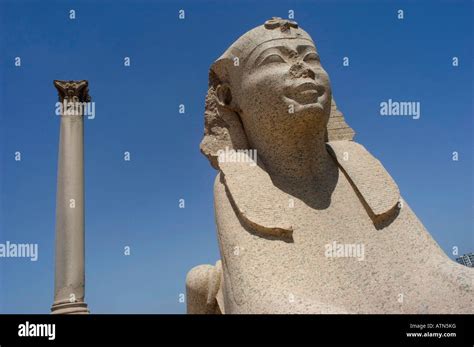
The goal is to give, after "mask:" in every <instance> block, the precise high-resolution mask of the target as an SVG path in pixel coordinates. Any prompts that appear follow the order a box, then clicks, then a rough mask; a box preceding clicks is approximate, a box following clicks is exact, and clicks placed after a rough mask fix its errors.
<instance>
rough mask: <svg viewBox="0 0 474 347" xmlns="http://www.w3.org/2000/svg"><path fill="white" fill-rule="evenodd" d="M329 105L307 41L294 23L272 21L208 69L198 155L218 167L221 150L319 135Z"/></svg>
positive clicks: (312, 47) (312, 46) (325, 84)
mask: <svg viewBox="0 0 474 347" xmlns="http://www.w3.org/2000/svg"><path fill="white" fill-rule="evenodd" d="M331 100H332V96H331V87H330V83H329V77H328V75H327V73H326V71H324V69H323V67H322V66H321V63H320V61H319V55H318V53H317V50H316V47H315V44H314V42H313V41H312V39H311V37H310V36H309V35H308V34H307V33H306V32H305V31H303V30H302V29H300V28H299V27H298V25H297V24H296V23H295V22H291V21H288V20H283V19H280V18H273V19H271V20H269V21H267V22H265V24H264V25H262V26H259V27H257V28H255V29H253V30H251V31H249V32H247V33H246V34H244V35H243V36H242V37H240V38H239V39H238V40H237V41H236V42H234V43H233V44H232V45H231V47H229V49H228V50H227V51H226V52H225V53H224V54H223V55H222V56H221V57H220V58H219V59H218V60H217V61H216V62H215V63H214V64H213V65H212V67H211V70H210V76H209V90H208V95H207V98H206V114H205V115H206V127H205V136H204V139H203V141H202V143H201V150H202V151H203V153H204V154H205V155H206V156H207V157H208V158H209V159H210V160H211V163H212V165H213V166H214V167H216V168H218V163H217V161H216V153H217V151H218V150H220V149H223V148H225V147H228V148H232V149H247V148H256V149H257V150H260V149H262V148H265V146H267V145H268V143H269V142H277V141H278V140H279V139H280V140H282V139H284V138H288V137H291V136H294V137H296V136H300V137H301V136H305V135H308V134H309V135H310V136H311V135H312V134H314V136H318V134H319V136H324V133H325V131H326V126H327V123H328V119H329V114H330V111H331ZM321 134H322V135H321Z"/></svg>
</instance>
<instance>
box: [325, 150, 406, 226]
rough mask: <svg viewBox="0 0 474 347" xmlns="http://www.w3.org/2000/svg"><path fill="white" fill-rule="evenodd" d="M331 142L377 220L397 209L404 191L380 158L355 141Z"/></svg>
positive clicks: (332, 152)
mask: <svg viewBox="0 0 474 347" xmlns="http://www.w3.org/2000/svg"><path fill="white" fill-rule="evenodd" d="M327 146H328V152H329V153H330V154H331V156H332V157H333V158H334V159H335V160H336V161H337V164H338V166H339V167H340V169H341V170H342V171H343V173H344V175H345V176H346V177H347V179H348V180H349V182H350V183H351V185H352V186H353V188H354V190H355V191H356V193H357V195H358V196H359V199H361V201H362V203H363V204H364V207H365V208H366V210H367V212H368V214H369V215H370V217H371V218H372V220H374V223H375V224H377V223H376V222H380V220H381V219H385V218H384V217H387V214H390V215H391V214H394V213H396V212H397V210H398V203H399V201H400V191H399V189H398V186H397V184H396V183H395V181H394V180H393V178H392V177H391V176H390V174H389V173H388V172H387V170H386V169H385V168H384V167H383V165H382V163H381V162H380V161H379V160H378V159H377V158H375V157H374V156H373V155H372V154H370V153H369V151H367V150H366V149H365V148H364V146H362V145H361V144H359V143H357V142H353V141H331V142H328V143H327Z"/></svg>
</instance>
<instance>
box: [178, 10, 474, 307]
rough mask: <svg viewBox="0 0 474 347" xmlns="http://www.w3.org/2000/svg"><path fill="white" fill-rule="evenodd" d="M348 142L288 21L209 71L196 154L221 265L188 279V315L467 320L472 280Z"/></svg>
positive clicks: (274, 23)
mask: <svg viewBox="0 0 474 347" xmlns="http://www.w3.org/2000/svg"><path fill="white" fill-rule="evenodd" d="M353 137H354V131H353V130H352V129H351V128H350V127H349V126H348V125H347V123H346V122H345V121H344V117H343V115H342V114H341V112H339V111H338V109H337V107H336V104H335V102H334V100H333V98H332V93H331V85H330V81H329V77H328V74H327V73H326V71H325V70H324V69H323V67H322V65H321V62H320V59H319V55H318V52H317V50H316V46H315V44H314V42H313V40H312V39H311V37H310V36H309V35H308V34H307V33H306V32H305V31H304V30H302V29H301V28H300V27H299V26H298V24H297V23H295V22H293V21H289V20H285V19H281V18H272V19H270V20H268V21H266V22H265V24H264V25H262V26H259V27H257V28H254V29H252V30H250V31H249V32H247V33H246V34H244V35H243V36H241V37H240V38H239V39H238V40H237V41H236V42H234V43H233V44H232V45H231V46H230V47H229V48H228V49H227V51H226V52H225V53H224V54H223V55H222V56H221V57H220V58H219V59H217V60H216V61H215V62H214V64H213V65H212V66H211V69H210V73H209V88H208V94H207V97H206V109H205V132H204V138H203V140H202V142H201V152H202V153H203V154H204V155H205V156H206V157H207V158H208V159H209V161H210V163H211V165H212V166H213V167H214V168H215V169H216V170H217V171H218V174H217V177H216V179H215V183H214V199H215V218H216V225H217V236H218V242H219V249H220V255H221V259H220V260H219V261H218V262H217V263H216V264H215V265H200V266H197V267H195V268H193V269H192V270H191V271H190V272H189V273H188V275H187V278H186V291H187V310H188V313H225V314H233V313H349V314H352V313H353V314H357V313H361V314H362V313H472V311H473V307H474V306H473V280H474V272H473V270H472V269H470V268H467V267H464V266H462V265H460V264H457V263H456V262H454V261H452V260H451V259H449V257H448V256H447V255H446V254H445V253H444V252H443V251H442V249H441V248H440V247H439V246H438V244H437V243H436V242H435V241H434V239H433V238H432V237H431V236H430V234H429V233H428V231H427V230H426V229H425V228H424V226H423V224H422V223H421V222H420V220H419V219H418V218H417V216H416V215H415V214H414V212H413V211H412V210H411V209H410V207H409V205H408V204H407V203H406V202H405V201H404V200H403V199H402V197H401V196H400V192H399V189H398V186H397V184H396V183H395V181H394V180H393V179H392V177H391V176H390V174H389V173H388V172H387V171H386V170H385V168H384V167H383V165H382V164H381V163H380V161H378V160H377V159H376V158H375V157H374V156H373V155H372V154H370V153H369V152H368V151H367V149H365V148H364V147H363V146H362V145H361V144H359V143H357V142H355V141H353ZM251 151H254V152H255V153H256V154H257V155H256V156H253V155H251V153H253V152H251ZM228 152H233V153H236V152H239V153H241V155H238V156H237V155H223V154H225V153H228ZM231 159H232V160H231ZM243 159H248V160H243Z"/></svg>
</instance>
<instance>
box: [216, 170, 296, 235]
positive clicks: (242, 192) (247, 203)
mask: <svg viewBox="0 0 474 347" xmlns="http://www.w3.org/2000/svg"><path fill="white" fill-rule="evenodd" d="M288 199H289V196H288V195H287V194H285V193H284V192H281V191H280V190H279V189H277V188H276V187H275V186H274V185H273V183H272V181H271V178H270V176H269V175H268V174H267V172H266V171H265V170H263V169H262V168H261V167H259V166H250V165H248V164H242V163H221V164H220V172H219V174H218V175H217V177H216V180H215V182H214V201H215V203H216V206H215V209H216V218H217V219H218V220H219V219H221V218H219V214H225V213H228V212H229V211H227V210H228V209H226V208H224V207H225V206H227V205H229V203H230V206H231V207H230V208H231V209H232V210H233V213H235V215H236V216H237V218H238V220H239V222H240V224H241V225H243V226H244V227H245V228H246V229H247V230H248V231H249V232H251V233H254V234H256V235H261V236H267V237H274V238H276V239H280V240H285V241H291V240H292V239H293V227H292V225H291V224H290V223H289V222H288V221H287V218H286V216H287V214H288V211H287V209H288V207H287V206H288ZM227 201H228V202H229V203H228V202H227ZM222 217H225V216H222ZM224 219H225V218H224ZM228 219H231V218H228Z"/></svg>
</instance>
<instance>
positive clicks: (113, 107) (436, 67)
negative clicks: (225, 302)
mask: <svg viewBox="0 0 474 347" xmlns="http://www.w3.org/2000/svg"><path fill="white" fill-rule="evenodd" d="M472 6H473V5H472V2H471V1H464V2H461V1H449V2H448V1H443V2H440V1H416V2H414V1H408V2H400V1H397V2H391V1H360V2H347V1H344V2H343V1H331V2H330V1H276V0H273V1H258V2H257V1H191V0H189V1H99V0H96V1H22V0H20V1H5V0H0V40H1V41H0V53H1V54H0V64H1V65H0V81H1V83H0V88H1V89H0V117H1V118H0V155H1V159H0V193H1V198H0V243H4V242H6V241H10V242H14V243H37V244H38V245H39V259H38V261H36V262H32V261H30V260H29V259H18V258H0V312H3V313H30V312H31V313H48V312H49V310H50V307H51V304H52V302H53V285H54V230H55V194H56V169H57V155H58V139H59V118H58V117H57V116H56V115H55V114H54V111H55V109H54V105H55V103H56V101H57V98H58V97H57V92H56V89H55V88H54V86H53V80H54V79H65V80H70V79H87V80H89V85H90V94H91V96H92V98H93V100H94V101H95V103H96V118H95V119H93V120H85V153H86V154H85V168H86V171H85V182H86V302H87V303H88V304H89V307H90V309H91V311H92V312H94V313H184V312H185V304H184V303H182V302H180V301H179V296H180V293H184V284H185V276H186V273H187V271H188V270H189V269H191V268H192V267H193V266H195V265H198V264H203V263H211V264H214V263H215V261H216V260H218V258H219V254H218V248H217V241H216V231H215V226H214V211H213V198H212V185H213V179H214V177H215V174H216V172H215V171H214V169H212V168H211V166H210V165H209V163H208V161H207V159H206V158H205V157H204V156H203V155H202V154H201V153H200V152H199V142H200V141H201V138H202V134H203V124H204V120H203V111H204V97H205V95H206V92H207V83H208V81H207V77H208V69H209V66H210V65H211V63H212V62H213V61H214V60H215V59H216V58H217V57H218V56H220V55H221V53H223V51H224V50H225V49H226V48H227V47H228V46H229V45H230V44H231V43H232V42H233V41H234V40H235V39H237V38H238V37H239V36H240V35H242V34H243V33H245V32H246V31H247V30H250V29H252V28H253V27H255V26H257V25H261V24H263V22H264V21H265V20H267V19H269V18H270V17H272V16H280V17H288V11H289V10H294V13H295V20H296V21H297V22H298V23H299V24H300V25H301V26H302V27H303V28H304V29H305V30H306V31H307V32H308V33H309V34H310V35H312V37H313V38H314V40H315V41H316V45H317V48H318V51H319V54H320V56H321V61H322V64H323V66H324V67H325V69H326V71H327V72H328V73H329V75H330V77H331V81H332V88H333V94H334V97H335V100H336V102H337V104H338V106H339V108H340V110H341V111H342V112H343V113H344V114H345V117H346V120H347V122H348V123H349V124H350V125H351V126H352V127H353V128H354V130H355V131H356V133H357V135H356V138H355V140H356V141H358V142H359V143H361V144H363V145H364V146H365V147H366V148H367V149H368V150H369V151H370V152H371V153H372V154H373V155H374V156H375V157H377V158H378V159H379V160H380V161H381V162H382V163H383V165H384V166H385V168H386V169H387V170H388V171H389V172H390V174H391V175H392V177H393V178H394V179H395V180H396V182H397V183H398V185H399V187H400V190H401V193H402V196H403V197H404V199H405V200H406V201H407V202H408V204H410V206H411V207H412V209H413V210H414V211H415V213H416V214H417V216H418V217H419V218H420V219H421V221H422V222H423V223H424V225H425V226H426V228H427V229H428V230H429V231H430V233H431V234H432V235H433V237H434V238H435V240H436V241H437V242H438V243H439V244H440V246H441V247H442V248H443V249H444V250H445V252H446V253H448V254H449V255H450V257H451V258H454V257H453V255H452V247H454V246H457V247H458V248H459V253H460V254H463V253H466V252H471V251H474V245H473V243H474V242H473V236H472V235H473V234H472V233H473V222H472V207H473V204H472V194H473V179H472V177H473V175H472V174H473V172H472V170H473V167H472V153H471V151H472V148H473V141H472V134H473V127H472V115H473V104H472V99H473V89H472V76H473V66H472V61H473V60H472V42H473V32H472V15H473V9H472ZM71 9H74V10H75V11H76V19H74V20H71V19H69V10H71ZM180 9H184V10H185V19H184V20H180V19H179V18H178V11H179V10H180ZM398 9H403V10H404V19H403V20H399V19H398V18H397V10H398ZM15 57H20V58H21V66H20V67H16V66H15V64H14V63H15ZM124 57H130V58H131V66H130V67H125V66H124ZM343 57H349V59H350V60H349V62H350V65H349V66H348V67H344V66H343V64H342V63H343ZM453 57H458V59H459V66H457V67H454V66H453V65H452V59H453ZM388 99H392V100H394V101H397V100H398V101H414V102H420V103H421V117H420V118H419V119H417V120H414V119H412V118H410V117H384V116H381V115H380V113H379V111H380V107H379V105H380V103H381V102H383V101H387V100H388ZM179 104H184V105H185V114H180V113H179V112H178V106H179ZM16 151H20V152H21V155H22V158H21V159H22V160H21V161H15V157H14V153H15V152H16ZM125 151H129V152H130V153H131V161H129V162H127V161H124V160H123V153H124V152H125ZM454 151H457V152H458V153H459V160H458V161H453V160H452V153H453V152H454ZM181 198H182V199H185V208H184V209H180V208H179V205H178V204H179V199H181ZM125 246H129V247H131V255H129V256H125V255H124V247H125Z"/></svg>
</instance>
